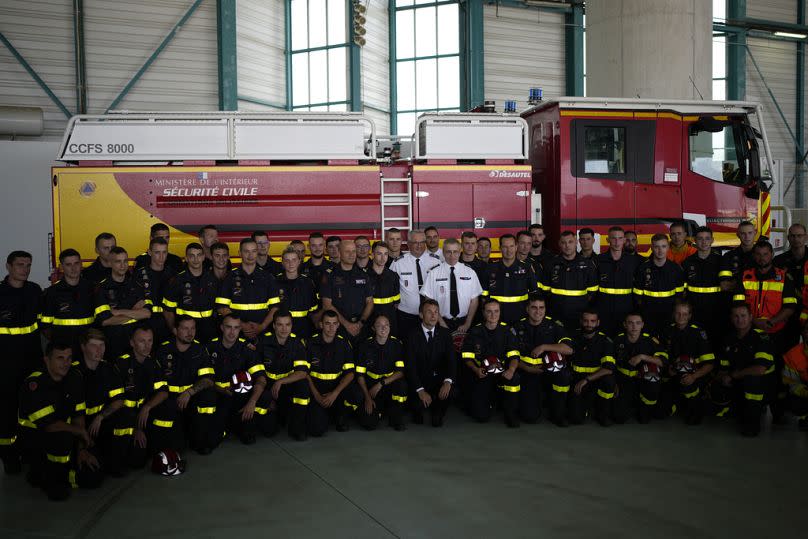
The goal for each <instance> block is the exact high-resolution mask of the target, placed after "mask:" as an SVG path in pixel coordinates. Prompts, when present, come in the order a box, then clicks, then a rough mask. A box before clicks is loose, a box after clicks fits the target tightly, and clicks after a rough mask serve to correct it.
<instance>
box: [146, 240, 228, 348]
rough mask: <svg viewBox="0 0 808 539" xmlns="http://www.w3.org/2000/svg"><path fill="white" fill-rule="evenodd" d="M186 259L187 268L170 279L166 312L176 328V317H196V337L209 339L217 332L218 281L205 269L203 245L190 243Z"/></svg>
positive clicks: (170, 326) (165, 304) (165, 305)
mask: <svg viewBox="0 0 808 539" xmlns="http://www.w3.org/2000/svg"><path fill="white" fill-rule="evenodd" d="M185 261H186V263H187V267H186V268H185V270H183V271H181V272H179V273H178V274H177V275H176V276H175V277H174V278H172V279H171V280H170V281H169V282H168V286H167V287H166V290H165V293H164V294H163V308H164V311H163V315H164V316H165V319H166V324H167V325H168V327H169V328H173V327H174V319H175V318H176V317H177V316H190V317H191V318H193V319H194V320H196V328H197V332H196V336H197V340H199V341H200V342H208V341H209V340H211V339H212V338H214V337H216V334H217V327H216V316H215V309H216V296H217V295H218V294H219V281H217V280H216V277H215V276H214V275H213V273H211V272H210V271H206V270H205V269H204V262H205V252H204V251H203V250H202V246H201V245H200V244H198V243H189V244H188V246H187V247H186V248H185ZM160 342H162V341H160Z"/></svg>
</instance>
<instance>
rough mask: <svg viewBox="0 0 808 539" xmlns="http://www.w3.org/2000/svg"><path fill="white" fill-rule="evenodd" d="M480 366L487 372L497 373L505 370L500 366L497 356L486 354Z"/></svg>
mask: <svg viewBox="0 0 808 539" xmlns="http://www.w3.org/2000/svg"><path fill="white" fill-rule="evenodd" d="M482 367H483V368H484V369H485V372H487V373H488V374H499V373H501V372H504V371H505V367H503V366H502V363H501V362H500V361H499V358H498V357H497V356H487V357H486V358H485V359H483V364H482Z"/></svg>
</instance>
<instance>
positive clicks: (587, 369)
mask: <svg viewBox="0 0 808 539" xmlns="http://www.w3.org/2000/svg"><path fill="white" fill-rule="evenodd" d="M572 370H574V371H575V372H598V371H599V370H600V366H598V367H579V366H578V365H573V366H572Z"/></svg>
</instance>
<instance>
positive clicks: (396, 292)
mask: <svg viewBox="0 0 808 539" xmlns="http://www.w3.org/2000/svg"><path fill="white" fill-rule="evenodd" d="M388 253H389V248H388V246H387V244H386V243H385V242H383V241H377V242H376V243H374V244H373V251H372V260H371V263H370V264H368V267H367V269H366V270H365V272H366V273H367V274H368V278H369V279H370V288H371V290H372V291H373V316H378V315H380V314H383V315H385V316H386V317H387V319H388V320H389V321H390V324H391V327H392V332H393V334H394V335H397V334H398V333H397V329H398V328H397V327H396V307H397V306H398V302H399V301H401V288H400V283H399V279H398V274H397V273H396V272H394V271H393V270H391V269H388V267H387V258H388Z"/></svg>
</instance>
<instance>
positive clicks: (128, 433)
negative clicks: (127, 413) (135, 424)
mask: <svg viewBox="0 0 808 539" xmlns="http://www.w3.org/2000/svg"><path fill="white" fill-rule="evenodd" d="M134 433H135V429H134V428H132V427H128V428H125V429H112V435H113V436H131V435H133V434H134Z"/></svg>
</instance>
